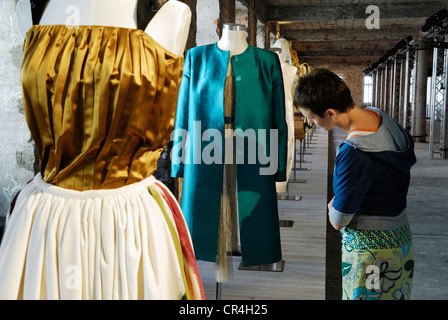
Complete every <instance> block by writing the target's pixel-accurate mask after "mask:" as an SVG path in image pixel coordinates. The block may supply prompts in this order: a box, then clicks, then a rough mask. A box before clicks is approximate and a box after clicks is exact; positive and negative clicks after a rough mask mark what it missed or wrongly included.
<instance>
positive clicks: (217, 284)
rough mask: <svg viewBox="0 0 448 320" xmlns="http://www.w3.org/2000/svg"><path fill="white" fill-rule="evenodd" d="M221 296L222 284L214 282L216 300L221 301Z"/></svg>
mask: <svg viewBox="0 0 448 320" xmlns="http://www.w3.org/2000/svg"><path fill="white" fill-rule="evenodd" d="M221 296H222V283H221V282H216V300H221Z"/></svg>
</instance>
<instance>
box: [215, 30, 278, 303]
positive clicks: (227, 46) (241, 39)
mask: <svg viewBox="0 0 448 320" xmlns="http://www.w3.org/2000/svg"><path fill="white" fill-rule="evenodd" d="M246 38H247V37H246V26H245V25H242V24H234V23H226V24H223V29H222V36H221V39H220V40H219V41H218V43H217V46H218V48H219V49H220V50H223V51H230V57H232V56H233V55H238V54H241V53H243V52H244V51H245V50H246V49H247V47H248V43H247V39H246ZM283 267H284V261H283V260H281V261H278V262H276V263H272V264H265V265H258V266H251V267H242V265H240V266H239V267H238V270H252V271H277V272H281V271H283ZM221 292H222V283H221V282H217V287H216V299H217V300H220V299H221Z"/></svg>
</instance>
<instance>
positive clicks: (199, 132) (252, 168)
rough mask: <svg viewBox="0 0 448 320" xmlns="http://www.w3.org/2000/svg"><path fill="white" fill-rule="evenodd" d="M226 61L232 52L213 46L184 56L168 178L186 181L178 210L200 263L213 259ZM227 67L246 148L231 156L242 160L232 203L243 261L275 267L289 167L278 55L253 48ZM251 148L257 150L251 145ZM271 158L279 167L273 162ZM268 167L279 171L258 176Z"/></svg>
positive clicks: (239, 147)
mask: <svg viewBox="0 0 448 320" xmlns="http://www.w3.org/2000/svg"><path fill="white" fill-rule="evenodd" d="M228 62H229V51H222V50H220V49H219V48H218V47H217V45H216V43H215V44H210V45H205V46H199V47H195V48H193V49H190V50H189V51H188V52H187V54H186V57H185V63H184V73H183V78H182V82H181V86H180V89H179V97H178V105H177V112H176V118H175V131H174V132H173V135H172V140H173V149H172V155H171V161H172V166H171V175H172V176H173V177H183V186H182V200H181V207H182V211H183V213H184V215H185V219H186V221H187V224H188V226H189V229H190V232H191V236H192V240H193V245H194V249H195V253H196V258H197V259H198V260H206V261H216V253H217V243H218V230H219V219H220V203H221V191H222V182H223V181H222V179H223V178H222V174H223V162H224V158H223V154H224V151H223V150H224V145H225V143H224V122H225V119H224V83H225V78H226V74H227V67H228ZM231 65H232V68H233V73H234V77H235V87H236V93H235V94H236V96H235V119H233V121H234V122H235V123H234V127H235V136H236V137H237V138H236V139H237V140H238V139H241V137H245V138H244V146H243V143H240V144H238V143H236V146H237V147H236V155H237V157H241V158H239V159H240V161H239V162H237V163H238V164H237V187H238V196H237V197H238V214H239V229H240V242H241V254H242V263H243V266H251V265H259V264H268V263H274V262H277V261H279V260H281V259H282V255H281V246H280V231H279V217H278V207H277V194H276V189H275V181H285V180H286V162H287V160H286V159H287V124H286V121H285V97H284V87H283V78H282V70H281V66H280V61H279V58H278V56H277V54H275V53H273V52H271V51H268V50H263V49H260V48H257V47H254V46H251V45H249V47H248V48H247V49H246V50H245V51H244V52H243V53H242V54H240V55H235V56H232V60H231ZM227 120H228V119H227ZM260 129H265V132H266V134H263V130H260ZM271 129H276V130H273V131H271ZM204 132H205V134H204ZM271 132H273V133H277V134H278V140H277V139H275V135H273V136H272V137H273V139H272V141H271V139H270V137H271V136H270V133H271ZM252 133H253V134H252ZM220 137H222V139H221V138H220ZM265 137H266V138H265ZM240 141H243V140H240ZM254 145H256V149H257V150H256V151H255V149H251V147H250V146H254ZM260 154H261V155H264V157H263V156H260ZM255 155H256V156H255ZM266 157H267V158H266ZM269 157H271V158H269ZM275 157H276V158H277V159H278V166H275V164H273V163H274V162H275V160H274V158H275ZM210 158H211V159H210ZM243 158H244V160H243ZM254 158H256V159H255V161H254ZM263 158H264V160H263ZM266 159H269V160H268V161H266ZM266 162H268V163H266ZM270 166H271V167H270ZM268 167H270V168H271V169H272V168H275V169H277V168H278V170H274V172H272V170H269V171H271V172H261V171H260V169H262V168H264V169H266V168H268ZM267 173H268V174H267Z"/></svg>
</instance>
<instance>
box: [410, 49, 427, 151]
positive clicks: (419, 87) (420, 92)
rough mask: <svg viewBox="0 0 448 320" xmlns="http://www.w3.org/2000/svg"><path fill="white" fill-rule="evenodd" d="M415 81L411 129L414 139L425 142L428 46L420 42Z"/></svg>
mask: <svg viewBox="0 0 448 320" xmlns="http://www.w3.org/2000/svg"><path fill="white" fill-rule="evenodd" d="M418 49H419V50H418V54H417V61H416V63H417V66H416V82H415V109H414V112H413V115H412V116H413V117H414V121H413V124H414V127H413V128H412V129H411V132H412V133H413V136H414V140H415V141H418V142H426V94H427V92H426V91H427V90H426V88H427V81H428V46H427V45H426V44H425V43H423V42H422V43H420V44H419V46H418Z"/></svg>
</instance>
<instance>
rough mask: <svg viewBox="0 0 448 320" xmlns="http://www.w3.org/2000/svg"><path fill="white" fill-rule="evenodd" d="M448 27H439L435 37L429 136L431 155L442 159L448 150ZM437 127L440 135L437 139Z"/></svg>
mask: <svg viewBox="0 0 448 320" xmlns="http://www.w3.org/2000/svg"><path fill="white" fill-rule="evenodd" d="M447 33H448V29H445V28H439V29H437V30H436V36H435V37H434V39H435V41H434V53H433V69H432V84H431V97H432V98H431V119H430V136H429V144H430V146H429V147H430V149H429V157H430V158H431V159H433V158H434V154H435V153H438V154H439V156H440V159H446V154H447V151H448V142H447V140H448V130H447V122H448V120H447V118H448V108H447V98H448V97H447V88H448V34H447ZM436 127H437V128H438V129H439V131H440V133H439V135H440V136H439V137H438V139H436Z"/></svg>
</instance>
